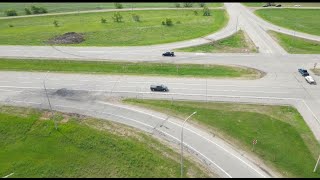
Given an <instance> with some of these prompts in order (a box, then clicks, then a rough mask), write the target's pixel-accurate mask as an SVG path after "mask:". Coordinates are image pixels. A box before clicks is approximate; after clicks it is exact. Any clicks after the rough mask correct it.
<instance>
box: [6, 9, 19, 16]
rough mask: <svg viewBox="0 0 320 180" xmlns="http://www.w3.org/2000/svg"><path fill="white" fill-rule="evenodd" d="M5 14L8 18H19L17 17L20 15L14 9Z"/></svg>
mask: <svg viewBox="0 0 320 180" xmlns="http://www.w3.org/2000/svg"><path fill="white" fill-rule="evenodd" d="M5 14H6V15H7V16H17V15H18V13H17V11H16V10H14V9H8V10H6V12H5Z"/></svg>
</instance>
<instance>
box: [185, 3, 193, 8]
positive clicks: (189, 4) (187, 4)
mask: <svg viewBox="0 0 320 180" xmlns="http://www.w3.org/2000/svg"><path fill="white" fill-rule="evenodd" d="M183 6H184V7H192V6H193V4H192V3H184V4H183Z"/></svg>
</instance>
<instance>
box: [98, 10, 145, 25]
mask: <svg viewBox="0 0 320 180" xmlns="http://www.w3.org/2000/svg"><path fill="white" fill-rule="evenodd" d="M131 16H132V20H133V21H135V22H140V16H139V15H137V14H132V15H131ZM111 18H112V19H113V21H114V22H122V19H123V17H122V15H121V14H120V13H119V12H116V13H114V14H113V16H112V17H111ZM100 22H101V23H107V19H105V18H101V19H100Z"/></svg>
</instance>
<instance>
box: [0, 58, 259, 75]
mask: <svg viewBox="0 0 320 180" xmlns="http://www.w3.org/2000/svg"><path fill="white" fill-rule="evenodd" d="M0 70H9V71H40V72H41V71H42V72H46V71H50V72H67V73H96V74H122V75H145V76H180V77H181V76H182V77H222V78H223V77H229V78H250V79H255V78H260V77H261V76H263V74H262V72H260V71H258V70H255V69H251V68H246V67H235V66H223V65H202V64H168V63H162V64H161V63H129V62H108V61H73V60H70V61H65V60H31V59H25V60H23V59H0Z"/></svg>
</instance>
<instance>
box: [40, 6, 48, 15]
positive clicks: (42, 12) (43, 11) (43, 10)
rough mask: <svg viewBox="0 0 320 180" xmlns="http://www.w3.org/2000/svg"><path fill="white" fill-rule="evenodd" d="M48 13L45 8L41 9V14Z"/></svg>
mask: <svg viewBox="0 0 320 180" xmlns="http://www.w3.org/2000/svg"><path fill="white" fill-rule="evenodd" d="M45 13H48V11H47V9H46V8H44V7H40V14H45Z"/></svg>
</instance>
